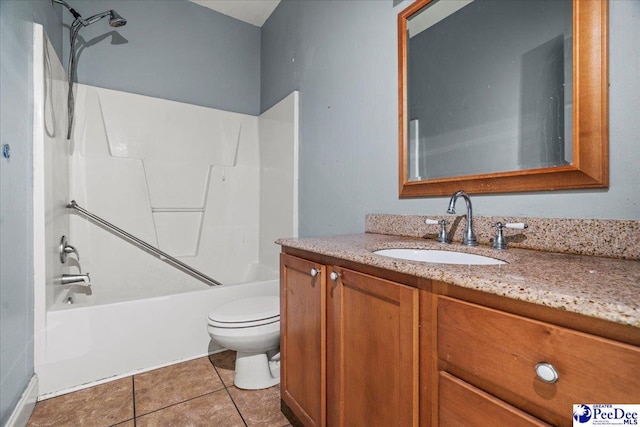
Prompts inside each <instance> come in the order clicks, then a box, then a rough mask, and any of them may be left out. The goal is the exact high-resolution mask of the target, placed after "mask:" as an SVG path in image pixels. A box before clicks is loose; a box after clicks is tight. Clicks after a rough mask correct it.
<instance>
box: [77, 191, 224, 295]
mask: <svg viewBox="0 0 640 427" xmlns="http://www.w3.org/2000/svg"><path fill="white" fill-rule="evenodd" d="M67 208H69V209H75V210H77V211H78V212H80V213H81V214H83V215H84V216H86V217H87V218H90V219H92V220H94V221H95V222H97V223H98V224H101V225H104V226H105V227H106V228H108V229H109V230H112V231H115V232H116V233H118V234H119V235H121V236H123V237H125V238H127V239H129V240H131V241H132V242H134V243H135V244H137V245H138V246H141V247H143V248H144V249H146V250H147V251H149V252H152V253H154V254H155V255H157V256H158V257H159V258H160V259H161V260H163V261H168V262H169V263H170V264H173V265H174V266H175V267H178V268H180V269H182V270H186V272H188V273H190V274H191V275H193V276H195V277H197V278H198V279H200V280H202V281H204V282H206V283H207V284H208V285H209V286H220V285H222V283H220V282H218V281H217V280H215V279H212V278H211V277H209V276H207V275H206V274H203V273H201V272H199V271H198V270H196V269H195V268H193V267H190V266H188V265H187V264H185V263H184V262H182V261H180V260H178V259H176V258H174V257H172V256H171V255H169V254H167V253H166V252H164V251H161V250H160V249H158V248H156V247H155V246H151V245H150V244H149V243H147V242H145V241H144V240H141V239H138V238H137V237H136V236H134V235H132V234H129V233H127V232H126V231H124V230H123V229H121V228H118V227H116V226H115V225H113V224H111V223H110V222H109V221H106V220H104V219H102V218H100V217H99V216H98V215H95V214H92V213H91V212H89V211H88V210H86V209H84V208H82V207H81V206H80V205H78V204H77V203H76V201H75V200H72V201H70V202H69V204H68V205H67Z"/></svg>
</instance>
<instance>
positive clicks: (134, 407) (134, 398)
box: [131, 375, 137, 427]
mask: <svg viewBox="0 0 640 427" xmlns="http://www.w3.org/2000/svg"><path fill="white" fill-rule="evenodd" d="M131 390H132V391H133V393H132V396H131V397H132V399H133V427H136V424H137V422H136V376H135V375H131Z"/></svg>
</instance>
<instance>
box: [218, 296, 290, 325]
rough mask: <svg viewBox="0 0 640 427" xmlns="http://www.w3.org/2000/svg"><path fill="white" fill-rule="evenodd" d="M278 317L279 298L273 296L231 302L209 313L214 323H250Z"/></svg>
mask: <svg viewBox="0 0 640 427" xmlns="http://www.w3.org/2000/svg"><path fill="white" fill-rule="evenodd" d="M278 316H280V298H278V297H274V296H263V297H251V298H242V299H239V300H235V301H231V302H229V303H226V304H223V305H221V306H220V307H217V308H215V309H213V310H211V312H209V319H210V320H213V321H216V322H229V323H237V322H251V321H256V320H265V319H271V318H274V317H278Z"/></svg>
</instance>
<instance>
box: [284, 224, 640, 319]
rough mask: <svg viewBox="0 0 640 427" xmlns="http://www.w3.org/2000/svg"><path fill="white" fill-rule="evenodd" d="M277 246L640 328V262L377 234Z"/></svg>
mask: <svg viewBox="0 0 640 427" xmlns="http://www.w3.org/2000/svg"><path fill="white" fill-rule="evenodd" d="M276 243H278V244H280V245H282V246H286V247H291V248H296V249H300V250H305V251H309V252H314V253H318V254H321V255H327V256H331V257H335V258H340V259H345V260H349V261H354V262H357V263H360V264H364V265H370V266H375V267H379V268H383V269H387V270H391V271H397V272H400V273H406V274H410V275H413V276H418V277H423V278H426V279H432V280H439V281H442V282H446V283H451V284H454V285H458V286H461V287H465V288H469V289H475V290H479V291H483V292H488V293H491V294H495V295H501V296H505V297H508V298H513V299H517V300H522V301H527V302H531V303H535V304H540V305H543V306H547V307H554V308H558V309H562V310H566V311H570V312H575V313H579V314H583V315H587V316H591V317H596V318H599V319H604V320H608V321H612V322H616V323H620V324H623V325H630V326H634V327H637V328H640V261H637V260H636V261H634V260H621V259H614V258H604V257H595V256H585V255H570V254H562V253H554V252H543V251H536V250H530V249H518V248H510V249H508V250H506V251H496V250H493V249H491V248H490V247H488V246H476V247H472V248H469V247H465V246H462V245H460V244H456V243H452V244H450V245H441V244H438V243H436V242H435V241H433V240H425V239H420V238H415V237H401V236H390V235H382V234H373V233H363V234H352V235H343V236H329V237H317V238H299V239H298V238H296V239H293V238H292V239H279V240H277V241H276ZM387 248H412V249H417V248H423V249H437V250H454V251H460V252H469V253H474V254H478V255H485V256H490V257H493V258H498V259H501V260H503V261H506V262H507V264H503V265H448V264H430V263H424V262H417V261H404V260H401V259H395V258H389V257H385V256H381V255H376V254H373V253H372V251H374V250H378V249H387Z"/></svg>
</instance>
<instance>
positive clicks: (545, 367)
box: [536, 362, 558, 384]
mask: <svg viewBox="0 0 640 427" xmlns="http://www.w3.org/2000/svg"><path fill="white" fill-rule="evenodd" d="M536 375H538V378H540V379H541V380H542V381H544V382H545V383H549V384H553V383H555V382H556V381H558V371H556V368H554V367H553V365H552V364H551V363H547V362H540V363H538V364H537V365H536Z"/></svg>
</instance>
